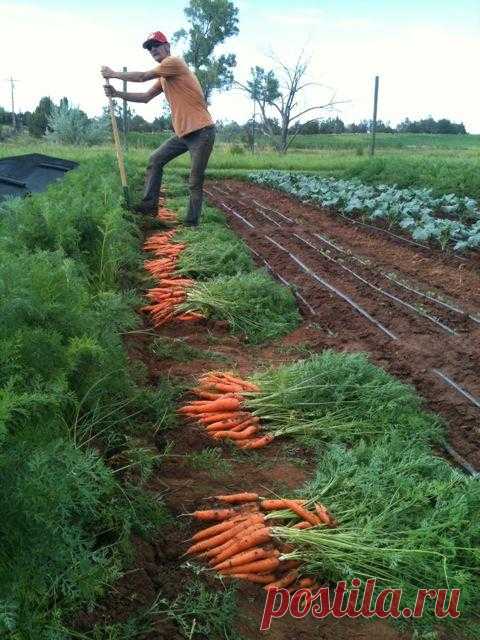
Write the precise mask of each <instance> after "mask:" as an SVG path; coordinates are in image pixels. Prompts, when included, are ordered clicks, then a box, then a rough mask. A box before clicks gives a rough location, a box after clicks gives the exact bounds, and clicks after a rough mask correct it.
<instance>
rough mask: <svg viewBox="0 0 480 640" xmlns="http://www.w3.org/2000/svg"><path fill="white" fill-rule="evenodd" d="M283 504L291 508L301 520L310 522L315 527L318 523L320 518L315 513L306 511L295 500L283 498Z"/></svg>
mask: <svg viewBox="0 0 480 640" xmlns="http://www.w3.org/2000/svg"><path fill="white" fill-rule="evenodd" d="M285 504H286V506H287V509H291V511H293V512H294V513H296V514H297V516H299V517H300V518H301V519H302V520H306V521H307V522H310V524H311V525H312V526H314V527H315V526H316V525H317V524H320V518H319V517H318V516H317V515H316V514H314V513H311V512H310V511H307V509H305V508H304V507H302V505H301V504H299V502H297V501H296V500H285Z"/></svg>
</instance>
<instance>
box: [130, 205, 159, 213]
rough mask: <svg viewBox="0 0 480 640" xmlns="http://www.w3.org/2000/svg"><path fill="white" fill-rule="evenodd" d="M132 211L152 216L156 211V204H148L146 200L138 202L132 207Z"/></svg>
mask: <svg viewBox="0 0 480 640" xmlns="http://www.w3.org/2000/svg"><path fill="white" fill-rule="evenodd" d="M132 211H133V212H134V213H139V214H142V215H147V216H154V215H155V214H156V213H157V211H158V206H155V205H154V204H150V203H148V202H140V203H139V204H137V205H135V206H134V207H132Z"/></svg>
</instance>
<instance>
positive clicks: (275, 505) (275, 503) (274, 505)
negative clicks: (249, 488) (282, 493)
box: [260, 499, 287, 511]
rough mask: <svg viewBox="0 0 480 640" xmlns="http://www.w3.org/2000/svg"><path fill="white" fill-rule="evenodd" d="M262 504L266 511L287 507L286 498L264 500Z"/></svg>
mask: <svg viewBox="0 0 480 640" xmlns="http://www.w3.org/2000/svg"><path fill="white" fill-rule="evenodd" d="M260 506H261V507H262V509H264V510H265V511H277V510H279V509H286V508H287V507H286V506H285V500H275V499H274V500H262V501H261V502H260Z"/></svg>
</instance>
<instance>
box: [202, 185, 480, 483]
mask: <svg viewBox="0 0 480 640" xmlns="http://www.w3.org/2000/svg"><path fill="white" fill-rule="evenodd" d="M207 192H208V198H209V200H210V202H212V203H213V204H215V206H217V207H218V208H220V209H221V210H223V211H224V213H225V215H227V217H228V219H229V222H230V224H231V226H232V227H233V228H234V229H235V231H236V232H237V233H238V234H239V235H241V236H242V237H243V238H244V240H245V241H246V242H247V244H248V245H249V246H250V247H251V248H252V250H254V251H255V252H256V254H257V257H256V259H257V262H258V264H259V265H264V264H265V262H264V261H265V260H266V261H267V263H268V266H269V267H270V269H271V271H272V272H273V273H274V274H275V275H277V276H278V277H281V278H283V279H284V280H287V281H288V282H289V283H290V284H291V285H293V286H294V287H295V288H296V290H297V291H298V293H299V294H300V295H301V296H302V298H303V299H304V300H305V301H306V302H307V303H308V306H307V305H304V311H305V318H306V320H307V321H308V320H310V324H312V323H314V324H315V326H316V327H317V328H318V331H317V333H316V336H314V337H313V338H312V339H313V343H312V344H313V345H314V347H315V350H320V349H322V348H325V347H332V348H336V349H344V350H348V351H365V352H367V353H368V354H369V355H370V357H371V358H372V360H373V361H374V362H376V363H377V364H379V365H380V366H382V367H384V368H385V369H387V370H388V371H389V372H390V373H392V374H393V375H395V376H397V377H400V378H401V379H403V380H405V381H408V382H410V383H411V384H413V385H414V386H415V387H416V389H417V391H418V392H419V393H420V395H421V396H423V397H424V398H425V401H426V405H427V407H428V408H429V409H431V410H432V411H434V412H436V413H438V414H439V415H440V416H442V417H443V418H444V419H445V422H446V424H447V427H448V436H449V441H450V444H451V446H452V447H453V448H454V450H455V451H457V452H458V453H459V454H460V456H461V457H462V458H464V459H465V460H466V461H467V462H468V463H469V464H470V465H471V466H472V467H473V468H475V469H477V470H480V448H479V446H478V443H479V438H478V436H479V434H480V413H479V407H478V406H476V405H475V404H474V403H473V402H472V401H470V400H468V399H467V398H466V397H464V396H463V395H462V394H461V393H459V392H458V391H457V390H455V389H454V388H452V386H450V385H448V384H447V383H446V382H445V380H444V379H442V378H441V377H440V376H439V375H438V373H436V372H435V371H436V370H437V371H441V372H442V373H444V374H445V375H447V376H448V377H449V378H450V379H451V380H453V381H454V382H455V383H456V384H457V385H459V386H460V387H461V388H462V389H464V390H465V391H467V392H468V393H470V394H471V395H472V396H473V397H474V398H476V399H479V398H480V375H479V374H480V357H479V356H480V320H479V319H480V262H479V260H478V259H477V258H472V259H470V260H463V259H459V258H457V257H455V256H449V255H445V254H443V253H441V252H440V251H435V250H433V249H432V250H430V251H429V252H427V251H426V250H425V249H423V248H421V247H417V246H415V245H412V244H410V243H409V242H404V241H402V240H401V239H399V240H397V239H395V238H392V237H391V236H389V235H386V234H384V233H377V232H376V231H375V230H373V229H370V228H365V227H362V226H358V225H355V224H352V223H350V222H348V221H347V220H346V219H344V218H341V217H338V215H335V214H334V213H332V212H331V211H329V210H326V209H322V208H319V207H314V206H312V205H310V204H308V205H306V204H303V203H300V202H298V201H296V200H294V199H293V198H291V197H289V196H286V195H283V194H281V193H279V192H277V191H274V190H272V189H268V188H264V187H260V186H256V185H251V184H247V183H244V182H235V181H228V182H213V183H210V184H209V185H208V186H207ZM234 212H235V213H234ZM235 214H240V215H241V216H242V217H243V220H242V219H241V218H239V217H238V215H235ZM265 216H268V218H267V217H265ZM282 216H288V218H290V220H291V221H288V220H286V219H285V217H282ZM245 221H247V222H249V223H250V225H253V227H252V226H249V225H248V224H247V223H246V222H245ZM319 236H321V238H323V240H322V239H320V237H319ZM272 240H273V241H274V242H272ZM305 241H306V242H305ZM275 243H278V244H279V245H280V247H279V246H278V245H276V244H275ZM282 248H283V249H284V250H282ZM285 250H287V251H288V252H290V253H291V254H293V255H294V256H295V257H296V258H297V259H298V260H300V261H301V263H303V265H304V266H305V267H306V268H307V269H309V270H310V272H311V273H314V274H316V275H317V276H319V277H320V278H321V279H322V280H323V281H324V282H327V283H328V284H329V285H331V286H333V287H335V288H336V289H337V290H339V291H340V292H342V293H343V294H345V295H347V296H349V297H350V299H352V300H353V301H354V302H355V303H357V304H358V305H360V306H361V307H362V309H363V310H364V311H365V312H366V313H368V314H369V315H370V317H371V319H372V320H373V321H375V322H377V323H380V325H381V326H378V324H375V323H374V322H372V321H371V320H369V319H367V317H365V315H361V313H359V311H358V310H356V309H354V308H353V307H352V306H350V305H349V304H348V303H347V302H345V300H344V299H342V298H340V297H339V296H338V295H336V294H335V293H333V292H332V291H331V290H329V289H328V288H327V287H326V286H325V285H324V284H322V283H320V282H319V281H318V280H316V279H315V278H314V277H313V276H312V275H311V273H307V272H306V271H305V269H304V268H302V267H301V266H300V265H299V264H298V262H295V260H294V259H292V257H291V255H289V254H288V253H286V252H285ZM352 272H353V273H352ZM386 276H388V277H386ZM391 278H393V279H394V280H395V281H396V282H394V281H392V279H391ZM365 281H366V282H368V283H369V284H366V282H365ZM397 283H399V284H397ZM401 285H406V286H408V287H409V289H406V288H404V287H403V286H401ZM412 289H413V290H415V291H417V292H418V293H414V292H413V291H412ZM422 293H423V294H424V295H428V296H429V297H430V298H433V299H432V300H430V299H428V298H425V297H424V296H422V295H421V294H422ZM385 294H387V295H385ZM394 298H396V299H394ZM438 301H440V302H444V303H447V304H449V305H450V306H452V307H454V308H456V309H458V311H453V310H451V309H448V308H445V307H444V306H442V305H441V304H439V302H438ZM427 316H428V317H427ZM435 321H436V322H435ZM438 323H440V324H438ZM385 330H386V331H385ZM387 332H390V333H391V334H393V335H394V336H395V338H396V339H392V337H391V336H390V335H388V333H387Z"/></svg>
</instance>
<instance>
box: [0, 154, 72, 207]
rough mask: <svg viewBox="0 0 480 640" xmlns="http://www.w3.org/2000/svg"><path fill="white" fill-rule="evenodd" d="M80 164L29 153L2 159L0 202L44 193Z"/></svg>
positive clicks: (0, 168) (0, 165) (0, 164)
mask: <svg viewBox="0 0 480 640" xmlns="http://www.w3.org/2000/svg"><path fill="white" fill-rule="evenodd" d="M77 166H78V162H73V161H72V160H63V159H62V158H54V157H52V156H45V155H43V154H41V153H29V154H26V155H23V156H10V157H8V158H0V200H2V199H3V198H5V197H7V196H26V195H28V194H29V193H37V192H39V191H44V190H45V189H46V188H47V187H48V185H49V184H50V183H51V182H54V181H55V180H58V179H59V178H63V176H64V175H65V173H66V172H67V171H71V170H72V169H75V167H77Z"/></svg>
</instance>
